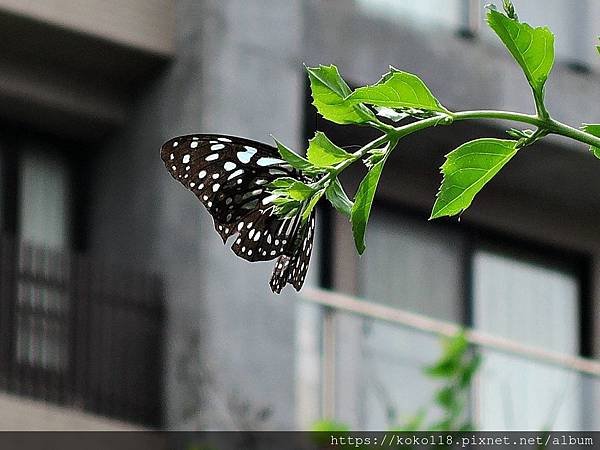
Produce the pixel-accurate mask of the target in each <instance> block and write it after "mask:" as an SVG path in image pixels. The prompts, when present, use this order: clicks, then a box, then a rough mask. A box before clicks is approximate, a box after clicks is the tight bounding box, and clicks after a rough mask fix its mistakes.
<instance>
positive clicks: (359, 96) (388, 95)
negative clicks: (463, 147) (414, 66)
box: [348, 67, 450, 114]
mask: <svg viewBox="0 0 600 450" xmlns="http://www.w3.org/2000/svg"><path fill="white" fill-rule="evenodd" d="M348 100H349V101H350V102H352V103H366V104H368V105H375V106H380V107H385V108H399V109H404V108H412V109H420V110H425V111H433V112H437V113H442V114H450V112H449V111H448V110H447V109H446V108H444V107H443V106H442V105H441V104H440V102H439V101H438V100H437V99H436V98H435V97H434V96H433V94H432V93H431V91H430V90H429V88H428V87H427V86H426V85H425V83H423V81H421V79H420V78H419V77H417V76H416V75H413V74H410V73H407V72H402V71H401V70H398V69H395V68H393V67H390V71H389V72H388V73H386V74H385V75H384V76H383V78H381V80H379V82H377V84H374V85H373V86H364V87H361V88H358V89H356V90H355V91H354V92H353V93H352V95H350V96H349V97H348Z"/></svg>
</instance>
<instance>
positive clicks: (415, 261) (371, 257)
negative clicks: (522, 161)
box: [360, 211, 464, 322]
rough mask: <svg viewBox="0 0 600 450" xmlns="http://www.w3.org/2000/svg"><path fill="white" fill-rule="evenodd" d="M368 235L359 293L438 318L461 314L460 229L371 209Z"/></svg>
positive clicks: (450, 318) (456, 317) (454, 318)
mask: <svg viewBox="0 0 600 450" xmlns="http://www.w3.org/2000/svg"><path fill="white" fill-rule="evenodd" d="M367 239H368V242H367V244H368V248H367V251H366V252H365V254H364V255H363V256H362V258H361V271H360V273H361V276H362V280H361V286H362V292H361V294H362V295H363V296H365V297H366V298H368V299H370V300H372V301H376V302H381V303H384V304H386V305H388V306H394V307H397V308H400V309H404V310H408V311H411V312H416V313H419V314H425V315H428V316H431V317H435V318H437V319H442V320H448V321H453V322H460V321H461V320H462V306H461V305H462V284H461V281H462V258H463V256H462V255H463V253H462V248H463V242H464V239H463V237H462V236H461V235H460V234H459V233H453V232H451V231H448V230H442V229H440V228H439V227H436V226H435V225H432V224H429V223H427V221H424V220H421V219H406V218H401V217H399V216H397V215H392V214H389V215H386V214H383V213H379V212H377V211H374V212H373V216H372V218H371V220H370V221H369V230H368V235H367Z"/></svg>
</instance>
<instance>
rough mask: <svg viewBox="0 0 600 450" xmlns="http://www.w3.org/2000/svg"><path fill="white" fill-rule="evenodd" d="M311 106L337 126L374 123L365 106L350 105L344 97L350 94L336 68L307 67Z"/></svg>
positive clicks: (373, 116)
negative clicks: (311, 99)
mask: <svg viewBox="0 0 600 450" xmlns="http://www.w3.org/2000/svg"><path fill="white" fill-rule="evenodd" d="M306 71H307V72H308V78H309V80H310V89H311V92H312V97H313V105H315V107H316V108H317V111H318V112H319V114H321V115H322V116H323V117H324V118H325V119H327V120H330V121H331V122H335V123H339V124H349V123H357V124H361V123H367V122H370V121H373V122H376V121H377V118H376V117H375V115H374V114H373V113H372V112H371V111H370V110H369V109H368V108H367V107H366V106H365V105H360V104H355V103H352V102H350V101H348V100H346V97H347V96H348V95H349V94H350V93H351V92H352V91H351V90H350V88H349V87H348V85H347V84H346V82H345V81H344V80H343V78H342V77H341V76H340V73H339V72H338V69H337V67H335V66H334V65H331V66H319V67H312V68H311V67H307V68H306Z"/></svg>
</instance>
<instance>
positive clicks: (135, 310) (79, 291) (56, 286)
mask: <svg viewBox="0 0 600 450" xmlns="http://www.w3.org/2000/svg"><path fill="white" fill-rule="evenodd" d="M163 318H164V312H163V301H162V288H161V284H160V280H159V279H158V278H157V277H156V276H152V275H147V274H140V273H135V272H133V271H127V270H122V269H121V268H114V267H110V266H109V265H107V264H102V263H99V262H97V261H94V260H93V259H92V258H90V257H87V256H84V255H79V254H75V253H71V252H66V251H54V250H50V249H46V248H42V247H35V246H31V245H28V244H22V243H18V242H16V241H15V240H14V239H12V238H9V237H6V236H4V237H2V238H1V239H0V389H2V390H4V391H6V392H9V393H15V394H18V395H22V396H27V397H32V398H36V399H42V400H46V401H49V402H53V403H57V404H61V405H65V406H68V407H73V408H78V409H82V410H86V411H89V412H93V413H97V414H100V415H104V416H108V417H112V418H117V419H121V420H125V421H129V422H135V423H140V424H144V425H148V426H160V422H161V415H162V412H161V394H160V393H161V375H162V356H161V352H160V349H161V334H162V328H163V323H164V319H163Z"/></svg>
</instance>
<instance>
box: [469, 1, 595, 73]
mask: <svg viewBox="0 0 600 450" xmlns="http://www.w3.org/2000/svg"><path fill="white" fill-rule="evenodd" d="M513 3H514V5H515V8H516V10H517V13H518V14H519V19H520V20H522V21H524V22H527V23H529V24H530V25H531V26H548V27H549V28H550V30H552V32H553V33H554V34H555V36H556V38H555V52H556V59H557V60H558V61H561V62H564V63H578V64H589V63H590V62H591V61H592V59H591V57H592V55H593V50H595V48H594V46H595V45H596V43H597V30H594V29H593V28H594V27H592V26H591V23H592V22H591V20H590V8H589V5H588V2H587V0H543V1H541V0H536V1H531V0H513ZM484 17H485V9H484V8H483V7H482V21H483V20H484ZM481 29H482V30H483V33H482V34H483V36H484V38H485V39H487V40H491V41H493V42H497V43H498V45H501V44H500V41H499V40H498V38H497V37H496V35H495V34H494V33H493V31H492V30H491V29H490V28H489V27H488V26H487V25H482V26H481ZM595 56H597V55H595Z"/></svg>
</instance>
